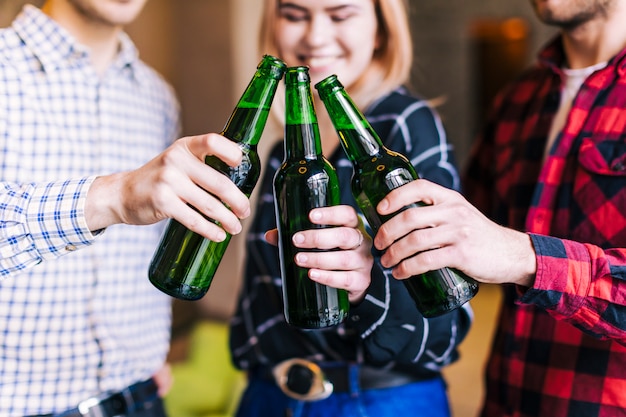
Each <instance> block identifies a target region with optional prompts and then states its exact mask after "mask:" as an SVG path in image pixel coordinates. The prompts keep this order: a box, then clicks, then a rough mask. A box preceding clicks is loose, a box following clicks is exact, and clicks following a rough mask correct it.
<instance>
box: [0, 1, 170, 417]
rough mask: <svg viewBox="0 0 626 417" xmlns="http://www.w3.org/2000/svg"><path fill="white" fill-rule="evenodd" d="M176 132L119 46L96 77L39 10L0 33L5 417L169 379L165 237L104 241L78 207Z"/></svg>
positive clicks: (157, 89) (145, 71) (0, 357)
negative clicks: (94, 187)
mask: <svg viewBox="0 0 626 417" xmlns="http://www.w3.org/2000/svg"><path fill="white" fill-rule="evenodd" d="M178 124H179V119H178V103H177V101H176V99H175V96H174V94H173V91H172V90H171V88H170V87H169V86H168V85H167V84H166V83H165V82H164V81H163V79H162V78H161V77H160V76H159V75H158V74H156V72H154V71H153V70H151V69H150V68H149V67H147V66H146V65H145V64H144V63H142V62H141V61H140V60H139V58H138V55H137V52H136V49H135V47H134V46H133V44H132V42H131V41H130V39H129V38H128V37H126V36H125V35H123V36H122V37H121V48H120V52H119V54H118V57H117V59H116V61H115V63H114V64H113V65H112V66H111V67H110V68H109V69H108V70H107V72H106V73H105V74H104V75H103V76H101V77H98V75H97V74H96V73H95V71H94V69H93V68H92V66H91V65H90V62H89V56H88V52H87V50H86V49H85V48H84V47H83V46H81V45H80V44H78V43H77V42H76V41H75V39H73V38H72V37H71V36H70V35H69V33H68V32H67V31H65V30H64V29H63V28H61V27H60V26H59V25H57V24H56V23H55V22H54V21H52V20H50V19H49V18H48V17H47V16H46V15H45V14H43V13H42V12H41V11H40V10H39V9H37V8H35V7H33V6H26V7H25V8H24V10H23V11H22V13H21V14H20V15H19V16H18V17H17V18H16V20H15V21H14V22H13V25H12V26H11V27H10V28H6V29H3V30H1V31H0V170H1V171H0V172H1V174H0V416H24V415H34V414H47V413H53V412H60V411H63V410H66V409H68V408H72V407H75V406H76V405H77V404H78V403H79V402H80V401H82V400H84V399H86V398H88V397H90V396H92V395H94V394H96V393H100V392H103V391H107V390H118V389H121V388H123V387H125V386H127V385H129V384H132V383H134V382H137V381H139V380H142V379H145V378H148V377H150V376H151V375H152V374H153V373H154V372H155V371H156V370H158V369H159V368H160V367H161V365H162V363H163V361H164V359H165V356H166V354H167V350H168V346H169V326H170V303H169V298H168V297H167V296H165V295H164V294H162V293H161V292H159V291H158V290H156V289H155V288H154V287H153V286H152V285H151V284H150V282H149V280H148V277H147V267H148V263H149V261H150V258H151V256H152V254H153V251H154V249H155V247H156V245H157V244H158V238H159V234H160V230H161V227H160V226H159V225H153V226H127V225H116V226H111V227H109V228H107V229H106V230H105V231H104V232H102V233H99V234H98V235H97V236H96V235H94V234H92V233H91V232H90V231H89V230H88V228H87V226H86V222H85V218H84V205H85V198H86V194H87V191H88V189H89V186H90V184H91V183H92V181H93V179H94V178H95V176H97V175H102V174H108V173H113V172H119V171H124V170H130V169H134V168H137V167H139V166H141V165H142V164H144V163H145V162H147V161H148V160H149V159H151V158H152V157H154V156H155V155H156V154H158V153H159V152H160V151H161V150H162V149H164V148H165V147H166V146H167V145H168V144H169V143H171V141H172V140H173V139H175V137H176V136H177V134H178Z"/></svg>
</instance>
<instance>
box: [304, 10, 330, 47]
mask: <svg viewBox="0 0 626 417" xmlns="http://www.w3.org/2000/svg"><path fill="white" fill-rule="evenodd" d="M332 34H333V25H332V22H331V21H330V20H329V19H328V17H326V16H319V15H315V16H313V17H312V18H311V20H310V21H309V27H308V32H307V34H306V42H307V43H308V45H309V46H322V45H324V44H325V43H326V42H328V39H330V38H331V37H332Z"/></svg>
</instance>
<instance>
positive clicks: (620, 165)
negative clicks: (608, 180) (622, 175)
mask: <svg viewBox="0 0 626 417" xmlns="http://www.w3.org/2000/svg"><path fill="white" fill-rule="evenodd" d="M611 169H613V171H618V172H620V171H624V169H626V165H624V163H623V162H616V163H614V164H613V166H612V167H611Z"/></svg>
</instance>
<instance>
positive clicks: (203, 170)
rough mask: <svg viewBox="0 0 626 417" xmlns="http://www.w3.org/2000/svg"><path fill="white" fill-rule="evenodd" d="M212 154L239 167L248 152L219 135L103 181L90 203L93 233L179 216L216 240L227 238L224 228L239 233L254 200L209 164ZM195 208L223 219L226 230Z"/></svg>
mask: <svg viewBox="0 0 626 417" xmlns="http://www.w3.org/2000/svg"><path fill="white" fill-rule="evenodd" d="M207 155H213V156H215V157H217V158H219V159H221V160H222V161H224V163H226V164H228V165H230V166H236V165H237V164H239V163H240V162H241V155H242V154H241V150H240V149H239V147H238V146H237V145H236V144H235V143H233V142H232V141H230V140H228V139H226V138H225V137H223V136H220V135H218V134H215V133H209V134H206V135H199V136H189V137H185V138H181V139H179V140H177V141H176V142H174V143H173V144H172V145H170V147H168V148H167V149H166V150H165V151H163V152H162V153H161V154H159V155H157V156H156V157H155V158H153V159H152V160H151V161H149V162H148V163H146V164H145V165H143V166H142V167H140V168H138V169H135V170H133V171H127V172H122V173H117V174H112V175H106V176H101V177H98V178H97V179H96V180H95V181H94V183H93V184H92V186H91V188H90V189H89V194H88V196H87V202H86V205H85V216H86V219H87V224H88V225H89V227H90V229H91V230H98V229H103V228H105V227H107V226H110V225H112V224H117V223H126V224H135V225H146V224H152V223H156V222H158V221H160V220H163V219H166V218H175V219H177V220H178V221H179V222H181V223H182V224H184V225H185V226H187V227H189V228H190V229H192V230H194V231H195V232H197V233H199V234H201V235H203V236H205V237H206V238H208V239H211V240H216V241H220V240H223V239H224V237H225V233H224V230H226V231H227V232H228V233H232V234H235V233H239V232H240V231H241V223H240V222H239V219H241V218H245V217H247V216H248V215H249V214H250V203H249V201H248V198H247V197H246V196H245V195H244V194H243V193H242V192H241V191H240V190H239V189H238V188H237V187H236V186H235V184H233V183H232V182H231V181H224V175H223V174H221V173H220V172H218V171H216V170H215V169H213V168H211V167H210V166H208V165H206V164H205V163H204V158H205V156H207ZM223 203H226V204H228V206H229V207H230V209H231V210H232V211H231V210H229V209H228V208H226V207H225V206H224V204H223ZM190 206H192V207H195V208H196V209H197V210H199V211H200V212H201V213H202V214H204V215H206V216H208V217H209V218H212V219H216V220H217V221H219V223H220V225H221V227H220V226H218V225H217V224H215V223H213V222H211V221H209V220H207V219H205V218H204V217H203V216H202V215H201V214H200V213H198V212H197V211H195V210H194V209H193V208H192V207H190Z"/></svg>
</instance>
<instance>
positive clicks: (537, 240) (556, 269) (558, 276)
mask: <svg viewBox="0 0 626 417" xmlns="http://www.w3.org/2000/svg"><path fill="white" fill-rule="evenodd" d="M530 238H531V239H532V242H533V246H534V247H535V253H536V258H537V274H536V277H535V282H534V284H533V287H532V288H529V289H528V290H527V291H526V292H525V293H524V294H523V295H522V296H521V298H520V299H519V301H520V302H522V303H525V304H535V305H537V306H539V307H541V308H543V309H546V310H551V311H553V312H554V313H556V314H558V315H560V316H562V317H570V316H572V315H574V314H575V313H576V312H577V311H578V310H579V309H580V307H581V306H582V304H583V302H584V297H585V295H586V294H587V292H588V291H589V275H590V271H589V269H590V266H589V264H590V257H589V252H588V251H587V250H586V248H585V246H584V245H583V244H581V243H577V242H573V241H570V240H564V239H558V238H555V237H550V236H542V235H536V234H530Z"/></svg>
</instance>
